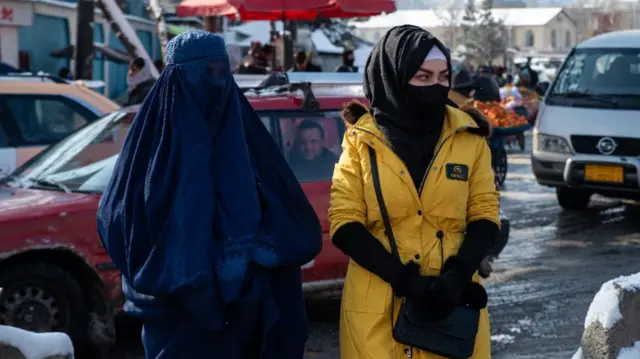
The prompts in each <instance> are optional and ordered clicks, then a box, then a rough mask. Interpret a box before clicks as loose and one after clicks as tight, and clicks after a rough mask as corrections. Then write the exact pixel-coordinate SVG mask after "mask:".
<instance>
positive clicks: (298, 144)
mask: <svg viewBox="0 0 640 359" xmlns="http://www.w3.org/2000/svg"><path fill="white" fill-rule="evenodd" d="M276 118H278V123H279V127H280V136H281V139H282V146H283V152H284V155H285V157H286V159H287V161H288V162H289V165H290V166H291V168H292V169H293V172H294V173H295V175H296V177H297V178H298V180H299V181H300V182H316V181H330V180H331V177H332V176H333V168H334V167H335V164H336V163H337V162H338V158H339V157H340V153H341V151H342V148H341V144H342V136H343V134H344V125H343V124H342V121H341V120H340V113H339V111H332V112H325V113H315V112H314V113H304V112H300V113H296V112H292V113H282V114H278V115H277V116H276Z"/></svg>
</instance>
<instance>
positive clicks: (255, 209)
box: [98, 30, 322, 359]
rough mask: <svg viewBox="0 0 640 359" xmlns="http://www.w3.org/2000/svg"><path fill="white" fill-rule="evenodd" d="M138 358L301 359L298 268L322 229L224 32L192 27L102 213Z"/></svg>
mask: <svg viewBox="0 0 640 359" xmlns="http://www.w3.org/2000/svg"><path fill="white" fill-rule="evenodd" d="M98 233H99V235H100V238H101V240H102V243H103V245H104V247H105V249H106V250H107V252H108V253H109V256H110V257H111V259H112V260H113V262H114V263H115V265H116V267H117V268H118V270H120V272H121V273H122V286H123V292H124V295H125V297H126V299H127V302H126V304H125V306H124V309H125V311H126V312H127V313H128V314H129V315H132V316H134V317H137V318H139V319H141V320H142V322H143V324H144V327H143V333H142V342H143V345H144V350H145V358H146V359H178V358H185V359H186V358H188V359H192V358H193V359H197V358H224V359H302V357H303V355H304V347H305V342H306V340H307V336H308V328H307V317H306V310H305V304H304V298H303V293H302V278H301V271H300V267H301V266H302V265H304V264H305V263H307V262H309V261H311V260H312V259H313V258H314V257H315V256H316V255H317V254H318V253H319V252H320V249H321V247H322V228H321V226H320V222H319V221H318V218H317V216H316V214H315V212H314V209H313V207H312V206H311V204H310V203H309V201H308V200H307V197H306V196H305V194H304V192H303V191H302V188H301V187H300V184H299V183H298V181H297V180H296V178H295V175H294V174H293V172H292V170H291V169H290V168H289V166H288V165H287V162H286V160H285V159H284V158H283V154H282V152H281V151H280V148H279V147H278V146H277V145H276V143H275V142H274V140H273V138H272V137H271V135H270V134H269V132H268V130H267V129H266V128H265V127H264V125H263V124H262V121H261V119H260V117H259V115H258V114H257V113H256V112H255V111H254V110H253V108H252V107H251V104H250V103H249V101H248V100H247V98H246V97H245V96H244V95H243V93H242V92H241V91H240V89H239V88H238V86H237V84H236V83H235V81H234V79H233V75H232V73H231V69H230V63H229V57H228V53H227V50H226V46H225V43H224V40H223V39H222V38H221V37H219V36H216V35H214V34H212V33H209V32H206V31H200V30H198V31H187V32H185V33H183V34H180V35H178V36H176V37H175V38H173V39H172V40H171V41H170V42H169V43H168V45H167V67H166V68H165V69H164V71H163V72H162V74H161V75H160V77H159V79H158V83H157V84H156V86H154V87H153V89H152V90H151V92H150V93H149V95H148V96H147V98H146V99H145V100H144V102H143V104H142V106H141V108H140V110H139V111H138V113H137V114H136V117H135V119H134V121H133V124H132V125H131V129H130V131H129V134H128V135H127V138H126V140H125V143H124V146H123V148H122V151H121V153H120V155H119V157H118V161H117V163H116V165H115V168H114V171H113V175H112V178H111V180H110V181H109V183H108V185H107V188H106V189H105V191H104V194H103V195H102V197H101V202H100V206H99V209H98Z"/></svg>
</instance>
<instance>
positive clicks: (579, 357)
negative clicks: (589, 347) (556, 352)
mask: <svg viewBox="0 0 640 359" xmlns="http://www.w3.org/2000/svg"><path fill="white" fill-rule="evenodd" d="M571 359H582V348H580V349H578V351H577V352H576V353H575V354H573V356H572V357H571Z"/></svg>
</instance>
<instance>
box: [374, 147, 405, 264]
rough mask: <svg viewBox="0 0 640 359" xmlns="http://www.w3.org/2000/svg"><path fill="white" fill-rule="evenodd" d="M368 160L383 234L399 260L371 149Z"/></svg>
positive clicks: (392, 252) (376, 164) (376, 162)
mask: <svg viewBox="0 0 640 359" xmlns="http://www.w3.org/2000/svg"><path fill="white" fill-rule="evenodd" d="M369 159H370V160H371V174H372V176H373V187H374V188H375V190H376V198H377V199H378V205H379V206H380V214H381V215H382V221H383V222H384V233H385V234H386V235H387V239H389V245H390V246H391V254H393V255H394V256H396V257H398V258H400V254H399V253H398V245H397V244H396V237H395V236H394V235H393V230H392V229H391V221H390V220H389V212H387V206H385V204H384V198H383V197H382V187H381V186H380V173H379V171H378V161H377V160H376V151H375V150H374V149H373V147H369Z"/></svg>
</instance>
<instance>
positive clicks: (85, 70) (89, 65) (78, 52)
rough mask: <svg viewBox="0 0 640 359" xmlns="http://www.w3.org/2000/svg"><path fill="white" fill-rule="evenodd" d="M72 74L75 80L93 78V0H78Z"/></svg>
mask: <svg viewBox="0 0 640 359" xmlns="http://www.w3.org/2000/svg"><path fill="white" fill-rule="evenodd" d="M76 4H77V8H76V11H77V19H78V23H77V25H76V44H75V46H74V55H75V56H74V60H75V61H74V62H75V63H74V65H75V66H74V74H75V79H76V80H91V79H92V78H93V74H92V72H93V20H94V19H93V17H94V8H95V7H94V0H78V1H77V2H76Z"/></svg>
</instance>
